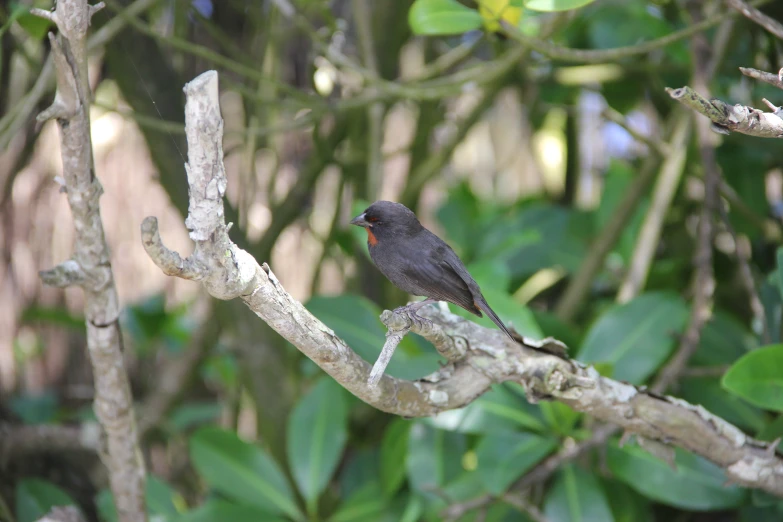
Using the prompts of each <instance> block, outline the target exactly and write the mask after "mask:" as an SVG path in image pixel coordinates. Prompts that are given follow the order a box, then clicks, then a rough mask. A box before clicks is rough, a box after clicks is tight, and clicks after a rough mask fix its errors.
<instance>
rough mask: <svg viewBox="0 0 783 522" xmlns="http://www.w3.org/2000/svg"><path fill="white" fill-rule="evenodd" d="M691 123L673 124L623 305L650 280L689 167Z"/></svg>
mask: <svg viewBox="0 0 783 522" xmlns="http://www.w3.org/2000/svg"><path fill="white" fill-rule="evenodd" d="M690 126H691V121H690V118H688V117H687V116H686V115H682V114H680V115H677V117H676V119H675V123H674V125H673V127H674V130H673V132H672V140H671V144H670V146H669V150H671V151H672V152H671V154H669V155H668V156H666V158H665V160H664V162H663V165H661V172H660V175H659V176H658V181H657V182H656V184H655V190H654V192H653V196H652V201H651V203H650V208H649V210H648V211H647V215H646V216H645V217H644V222H643V223H642V228H641V230H640V231H639V235H638V237H637V238H636V246H635V247H634V250H633V255H632V257H631V261H630V265H629V268H628V272H627V273H626V276H625V279H624V280H623V282H622V284H621V285H620V290H619V291H618V292H617V300H618V301H619V302H620V303H625V302H627V301H630V300H631V299H633V298H634V297H635V296H637V295H638V294H639V292H640V291H641V289H642V288H643V287H644V283H645V282H646V281H647V274H648V273H649V271H650V265H651V264H652V259H653V256H654V255H655V249H656V247H657V246H658V239H659V237H660V234H661V228H662V227H663V220H664V218H665V217H666V212H667V211H668V210H669V206H670V205H671V202H672V199H673V198H674V193H675V191H676V190H677V186H678V185H679V183H680V177H681V176H682V172H683V169H684V167H685V155H686V150H687V142H688V135H689V132H690Z"/></svg>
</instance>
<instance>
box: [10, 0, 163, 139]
mask: <svg viewBox="0 0 783 522" xmlns="http://www.w3.org/2000/svg"><path fill="white" fill-rule="evenodd" d="M158 1H160V0H136V1H135V2H133V3H132V4H131V5H129V6H128V7H126V8H125V9H124V10H123V11H124V12H126V13H128V14H133V15H136V14H140V13H142V12H143V11H145V10H146V9H148V8H149V7H151V6H152V5H154V4H155V3H157V2H158ZM124 27H125V21H124V20H123V19H121V18H115V19H112V20H111V21H110V22H108V23H107V24H106V25H104V26H103V27H102V28H101V29H100V30H98V31H96V32H95V34H93V35H92V36H91V37H90V38H89V39H88V40H87V50H88V51H92V50H94V49H96V48H98V47H100V46H102V45H104V44H106V43H107V42H108V41H109V40H111V39H112V38H114V37H115V36H116V35H117V33H119V32H120V31H121V30H122V29H123V28H124ZM53 75H54V62H53V61H52V55H51V54H50V55H49V57H48V58H47V59H46V61H45V62H44V64H43V67H42V68H41V73H40V74H39V76H38V79H37V80H36V81H35V84H34V85H33V87H32V88H31V89H30V92H29V93H28V94H27V95H26V96H25V97H24V98H23V99H22V100H21V101H20V102H19V103H17V104H16V105H15V106H14V107H13V109H12V110H11V111H9V112H8V114H6V115H5V116H3V118H2V119H0V150H5V149H6V148H7V147H8V144H9V143H10V142H11V140H12V139H13V138H14V137H15V136H16V135H17V133H18V132H19V130H20V129H21V128H22V127H23V126H25V125H27V123H28V121H29V118H30V114H31V113H32V112H33V111H34V110H35V108H36V107H37V106H38V104H39V102H40V101H41V98H43V96H44V94H46V93H47V92H49V90H50V89H51V88H52V86H53V85H54V77H53Z"/></svg>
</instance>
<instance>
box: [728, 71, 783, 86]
mask: <svg viewBox="0 0 783 522" xmlns="http://www.w3.org/2000/svg"><path fill="white" fill-rule="evenodd" d="M739 70H740V72H741V73H742V74H744V75H745V76H748V77H749V78H755V79H756V80H761V81H762V82H766V83H768V84H770V85H774V86H775V87H777V88H778V89H783V69H781V70H780V71H778V73H777V74H772V73H769V72H765V71H759V70H758V69H751V68H748V67H740V68H739Z"/></svg>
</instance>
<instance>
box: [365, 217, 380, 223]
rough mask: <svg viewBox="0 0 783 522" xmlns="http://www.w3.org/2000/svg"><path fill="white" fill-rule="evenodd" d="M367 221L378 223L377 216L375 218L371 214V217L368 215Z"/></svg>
mask: <svg viewBox="0 0 783 522" xmlns="http://www.w3.org/2000/svg"><path fill="white" fill-rule="evenodd" d="M367 221H369V222H370V223H378V218H377V217H375V216H373V217H368V218H367Z"/></svg>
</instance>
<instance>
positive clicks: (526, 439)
mask: <svg viewBox="0 0 783 522" xmlns="http://www.w3.org/2000/svg"><path fill="white" fill-rule="evenodd" d="M555 446H557V443H556V441H555V439H554V438H544V437H539V436H538V435H532V434H529V433H510V432H506V433H496V434H489V435H486V436H485V437H484V438H483V439H481V442H479V444H478V446H477V447H476V456H477V457H478V467H477V468H476V471H477V472H478V474H479V477H480V478H481V481H482V483H483V485H484V487H485V488H486V490H487V491H488V492H490V493H492V494H493V495H500V494H502V493H503V492H505V491H506V489H507V488H508V487H509V486H510V485H511V484H512V483H513V482H514V481H515V480H516V479H517V478H519V477H520V476H522V474H524V473H525V472H526V471H527V470H529V469H530V468H532V467H533V466H534V465H535V464H536V463H537V462H538V461H540V460H541V459H543V458H544V457H546V456H547V455H548V454H549V453H551V452H552V450H554V449H555Z"/></svg>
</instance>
